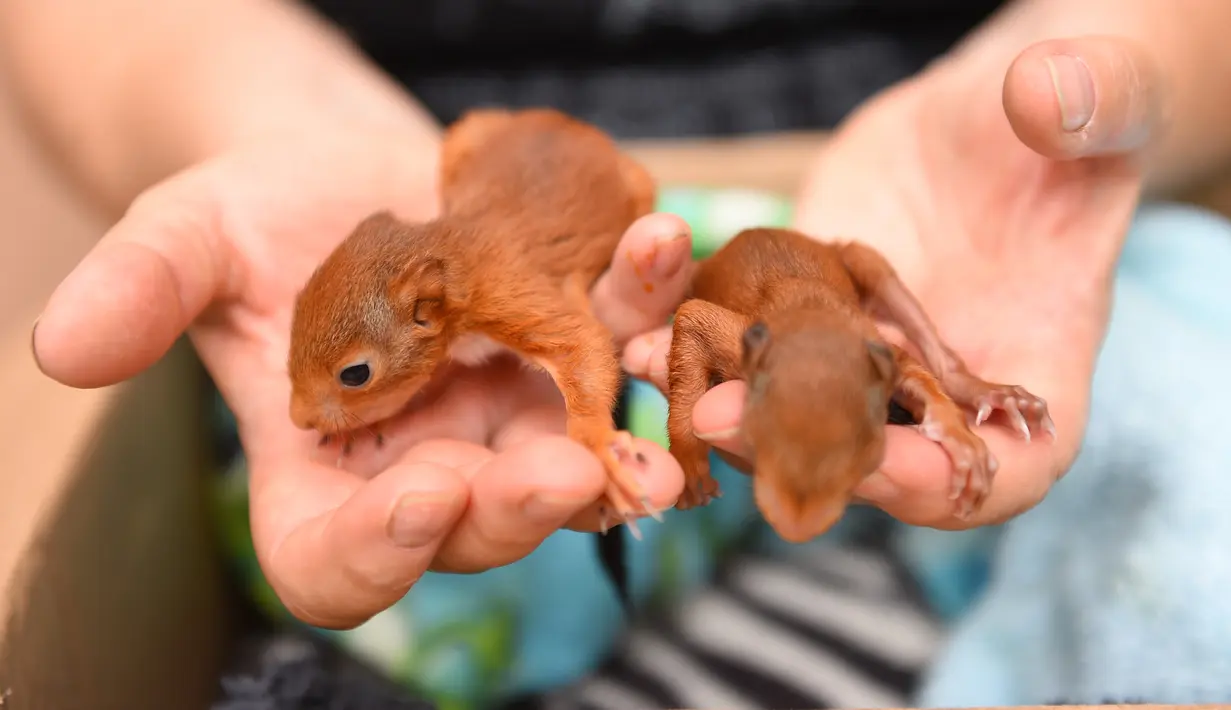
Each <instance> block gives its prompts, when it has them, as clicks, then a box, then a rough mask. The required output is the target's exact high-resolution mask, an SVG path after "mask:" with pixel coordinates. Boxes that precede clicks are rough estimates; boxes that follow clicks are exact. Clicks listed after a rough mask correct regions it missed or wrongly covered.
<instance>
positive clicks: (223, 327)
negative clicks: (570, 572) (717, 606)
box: [36, 136, 689, 626]
mask: <svg viewBox="0 0 1231 710" xmlns="http://www.w3.org/2000/svg"><path fill="white" fill-rule="evenodd" d="M434 184H435V166H434V164H432V157H431V156H429V157H428V158H427V159H426V160H425V157H424V156H423V155H422V154H421V153H418V152H415V153H412V152H410V149H409V147H407V148H406V149H401V148H400V144H399V142H398V140H397V138H396V137H386V139H385V140H377V139H376V138H375V137H371V136H368V137H363V138H349V137H339V138H336V139H334V140H317V141H314V142H311V143H308V142H305V141H302V140H296V139H288V140H286V141H283V142H281V143H268V144H265V145H261V146H258V147H255V148H252V149H249V150H245V151H243V152H236V153H233V154H228V155H224V156H221V157H219V158H218V159H216V160H214V161H211V162H209V163H206V164H202V165H200V166H197V167H195V168H193V169H190V170H188V171H186V172H185V173H182V174H180V175H178V176H176V177H173V178H171V179H170V180H168V181H167V182H165V183H162V184H161V185H159V186H157V187H155V188H153V189H152V190H151V191H149V192H148V193H147V194H145V195H144V196H142V197H141V198H140V199H138V200H137V201H136V202H135V203H134V204H133V206H132V208H131V209H130V210H129V212H128V214H127V215H126V216H125V217H124V219H123V220H121V222H120V223H119V224H117V225H116V226H115V228H114V229H113V230H112V231H111V232H110V233H109V234H108V235H107V236H106V237H105V238H104V240H103V241H102V242H100V245H99V247H98V248H97V249H96V250H95V251H94V252H92V253H91V255H90V256H89V257H87V259H86V260H84V261H83V263H82V264H81V265H80V266H79V267H78V269H77V270H76V271H75V272H74V273H73V274H72V275H71V276H70V277H69V278H68V279H66V281H65V282H64V284H62V286H61V288H60V289H59V290H57V292H56V294H55V295H54V296H53V298H52V300H51V302H50V303H49V304H48V307H47V309H46V310H45V311H44V314H43V316H42V318H41V320H40V323H39V326H38V328H37V332H36V351H37V353H38V356H39V359H40V363H41V365H42V366H43V368H44V369H45V370H46V371H48V372H49V373H50V374H52V375H53V376H55V377H56V378H57V379H60V380H61V381H64V382H67V383H69V384H75V385H78V386H97V385H100V384H107V383H109V382H114V381H118V380H120V379H123V378H125V377H128V376H131V375H133V374H136V373H137V372H139V371H140V370H142V369H144V367H146V366H148V365H149V364H150V363H152V362H153V361H154V360H155V359H157V358H158V357H160V356H161V355H162V354H163V353H164V352H165V351H166V349H167V348H168V347H169V346H170V345H171V343H172V342H173V341H174V339H175V338H176V337H178V335H179V334H180V333H181V332H183V330H184V329H185V328H188V329H189V333H190V335H191V337H192V339H193V342H194V344H195V345H196V347H197V350H198V352H199V353H200V355H201V357H202V359H203V361H204V362H205V364H206V366H207V367H208V368H209V370H210V372H211V374H212V375H213V377H214V379H215V382H216V383H217V385H218V387H219V389H220V391H221V393H222V395H223V397H224V398H225V399H226V401H227V403H228V405H229V406H230V407H231V409H232V410H233V411H234V413H235V416H236V420H237V422H238V425H239V431H240V436H241V439H242V441H243V444H244V450H245V454H246V455H247V458H248V464H249V470H250V486H251V490H250V493H251V508H252V514H251V518H252V520H251V522H252V530H253V538H254V542H255V544H256V548H257V555H258V558H259V559H260V561H261V564H262V567H263V569H264V570H265V573H266V576H267V577H268V578H269V580H270V582H271V584H272V585H273V586H274V588H275V589H276V590H277V591H278V593H279V595H280V596H281V597H282V599H283V601H284V603H286V604H287V606H288V607H289V608H291V609H292V610H293V611H294V612H295V613H296V614H297V615H299V616H300V617H301V618H303V619H305V620H307V621H311V622H314V623H317V624H319V625H322V626H350V625H354V624H356V623H359V622H361V621H363V620H364V619H366V618H367V617H369V616H371V615H372V614H375V613H377V612H378V611H380V610H381V609H383V608H385V607H387V606H388V605H390V604H392V603H393V602H394V601H396V600H397V599H398V598H400V597H401V596H402V595H403V594H404V593H405V592H406V591H407V589H409V587H410V586H411V585H412V584H413V583H414V582H415V580H416V579H417V578H418V576H419V575H421V574H422V573H423V572H424V571H425V570H426V569H429V568H431V569H438V570H453V571H476V570H480V569H486V568H489V567H493V566H498V565H501V564H507V563H509V562H512V561H515V560H516V559H519V558H520V557H522V556H524V555H526V554H528V553H529V552H531V551H532V550H533V549H534V548H535V547H536V546H537V545H538V544H539V543H540V542H541V541H542V540H543V539H544V538H545V537H546V536H547V535H549V534H551V533H552V532H555V531H556V530H557V529H559V528H560V527H564V526H568V527H575V528H578V529H587V530H593V529H597V527H598V525H599V515H598V511H597V500H598V499H599V497H600V496H601V494H602V492H603V490H604V485H605V476H604V473H603V470H602V467H601V465H600V464H599V462H598V461H597V459H595V458H594V457H593V456H592V455H591V454H590V453H589V452H587V451H586V450H585V449H584V448H582V447H581V446H579V445H577V444H574V443H573V442H571V441H569V440H568V439H567V438H565V437H564V431H565V426H564V422H565V417H564V408H563V403H562V400H561V398H560V396H559V394H558V392H557V391H556V389H555V387H554V386H553V385H552V383H551V381H550V379H549V378H548V377H547V376H546V375H543V374H539V373H533V372H530V371H528V370H526V369H525V368H523V367H520V366H519V365H517V364H516V363H513V362H497V363H494V364H492V365H490V366H487V367H484V368H481V369H472V370H455V371H452V372H448V373H444V374H443V375H442V377H440V378H438V380H439V382H438V383H436V384H438V385H446V384H447V387H445V386H434V387H432V389H433V390H434V392H435V396H434V398H433V399H432V400H431V401H430V402H429V403H428V404H427V405H426V406H424V407H423V408H421V409H419V410H416V411H414V412H411V413H407V414H405V415H402V416H399V417H398V418H397V419H396V420H393V421H390V422H388V423H387V424H386V425H385V426H383V427H382V430H383V431H384V433H385V444H384V446H382V447H380V448H376V447H374V446H371V445H370V444H366V443H365V442H364V441H363V440H362V439H361V440H360V441H359V442H358V445H357V446H356V448H355V450H354V451H353V452H352V454H351V455H350V456H349V457H347V458H346V459H345V460H344V461H343V464H344V468H339V467H338V466H337V465H336V462H337V459H338V456H337V452H336V451H333V452H330V451H324V450H322V449H320V448H319V447H317V446H316V438H315V437H313V436H312V435H310V434H308V433H306V432H303V431H300V430H298V429H296V428H295V427H294V426H293V425H292V423H291V421H290V418H289V414H288V409H287V408H288V402H289V391H290V387H289V381H288V379H287V375H286V356H287V347H288V342H289V326H290V314H291V308H292V304H293V301H294V298H295V295H296V293H297V292H298V290H299V288H300V287H301V286H302V285H303V283H304V282H305V281H306V279H307V278H308V275H309V274H310V273H311V271H312V270H313V269H314V268H315V267H316V265H317V264H318V263H319V262H320V261H321V260H322V259H323V258H324V257H325V256H326V255H327V254H328V253H329V251H330V250H331V249H332V248H333V247H334V245H336V244H337V243H338V242H339V241H340V240H341V239H342V238H343V237H344V236H345V235H346V234H347V233H348V232H349V231H350V230H351V229H352V228H353V227H354V225H355V224H356V223H357V222H358V221H359V220H361V219H362V218H363V217H365V216H367V215H368V214H370V213H372V212H374V211H376V210H377V209H383V208H391V209H393V210H394V211H396V212H398V213H399V214H400V215H401V216H403V217H406V218H408V219H421V218H425V217H429V216H431V214H432V213H433V212H434V211H435V209H436V195H435V188H434ZM681 233H687V227H686V225H684V224H683V222H682V221H681V220H679V219H676V218H674V217H671V216H669V215H650V216H648V217H646V218H643V219H642V220H640V221H639V222H638V223H636V224H635V225H634V226H633V227H632V228H631V229H630V230H629V231H628V233H627V234H626V235H625V238H624V241H623V243H622V246H621V252H622V253H625V252H627V253H631V254H633V255H634V259H636V260H637V261H638V263H642V264H644V263H648V262H654V263H656V264H659V265H663V264H666V265H667V266H668V267H670V264H671V263H674V265H675V267H674V268H665V269H664V268H661V267H660V268H659V270H658V271H657V272H649V275H648V276H647V275H646V274H645V273H642V274H641V275H638V274H637V273H636V271H635V269H636V268H637V266H636V264H634V263H633V262H632V261H630V260H627V259H625V260H617V262H616V264H617V266H616V267H614V268H613V269H612V270H611V271H609V272H608V273H607V274H605V275H604V276H603V277H602V279H601V280H600V281H599V283H598V284H596V286H595V308H596V310H597V311H598V312H599V314H600V317H602V318H603V320H604V321H605V322H607V323H608V325H609V326H610V327H611V328H612V329H613V331H614V332H615V333H616V335H617V340H619V341H620V342H621V343H622V342H623V341H624V340H626V339H627V338H629V337H631V336H633V335H636V334H637V333H638V332H641V331H644V330H649V329H650V328H652V327H655V326H657V325H658V324H660V323H662V322H664V321H665V320H666V318H667V316H668V314H669V312H670V309H671V307H672V306H674V305H675V303H676V302H677V301H678V299H679V297H680V293H681V291H682V288H683V283H682V277H683V276H684V275H685V274H686V270H684V269H681V268H679V267H680V266H682V265H683V263H684V262H685V261H686V259H687V255H688V252H689V243H688V241H689V240H687V239H678V238H677V237H678V235H680V234H681ZM660 243H661V244H662V245H663V246H661V247H660ZM656 250H657V251H658V255H659V258H658V259H657V260H655V259H654V258H653V256H654V254H655V252H656ZM668 251H669V253H667V252H668ZM664 254H665V256H666V257H667V258H663V257H664ZM645 278H650V279H654V280H655V281H657V282H658V283H656V284H654V285H655V286H656V288H652V289H646V288H645V287H644V285H645V281H644V279H645ZM104 284H105V285H106V288H101V286H102V285H104ZM644 449H645V453H646V455H647V456H648V458H649V463H650V467H649V469H648V470H649V475H648V476H647V479H646V486H647V491H648V492H649V494H650V496H651V498H652V499H653V502H654V503H655V504H656V505H657V506H658V507H659V508H665V507H669V506H670V505H671V504H672V503H673V502H674V500H675V497H676V496H677V495H678V493H679V491H680V489H681V487H682V479H681V474H680V472H679V469H678V467H677V466H676V464H675V463H674V460H673V459H672V458H671V457H670V456H669V455H667V454H666V452H665V451H663V450H661V449H660V448H656V447H654V446H653V445H652V444H649V443H648V442H645V446H644Z"/></svg>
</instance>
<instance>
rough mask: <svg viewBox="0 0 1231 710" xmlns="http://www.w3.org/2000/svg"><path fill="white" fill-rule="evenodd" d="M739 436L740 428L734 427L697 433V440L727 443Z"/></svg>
mask: <svg viewBox="0 0 1231 710" xmlns="http://www.w3.org/2000/svg"><path fill="white" fill-rule="evenodd" d="M738 434H739V427H732V428H730V429H720V430H719V431H699V432H697V438H698V439H700V440H702V441H709V442H715V441H726V440H728V439H734V438H735V437H736V436H737V435H738Z"/></svg>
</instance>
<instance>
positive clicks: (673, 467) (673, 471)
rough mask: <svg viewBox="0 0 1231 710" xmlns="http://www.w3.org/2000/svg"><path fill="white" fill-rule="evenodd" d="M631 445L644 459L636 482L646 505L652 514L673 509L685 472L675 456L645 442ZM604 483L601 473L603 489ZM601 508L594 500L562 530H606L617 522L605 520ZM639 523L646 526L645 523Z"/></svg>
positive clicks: (651, 443) (643, 440) (682, 487)
mask: <svg viewBox="0 0 1231 710" xmlns="http://www.w3.org/2000/svg"><path fill="white" fill-rule="evenodd" d="M633 444H634V446H636V447H637V451H638V452H640V453H641V454H642V455H643V456H644V457H645V464H644V465H643V468H641V469H640V471H639V472H638V480H639V481H640V482H641V486H642V488H644V489H645V493H646V495H647V496H649V498H650V502H649V506H650V507H651V508H652V509H653V510H655V511H661V510H666V509H668V508H670V507H672V506H674V505H675V502H676V500H678V499H679V497H680V493H682V492H683V491H684V472H683V471H682V470H681V469H680V465H679V464H678V463H677V462H676V460H675V457H673V456H672V455H671V454H670V453H668V452H667V450H666V449H664V448H662V447H661V446H658V445H657V444H655V443H653V442H651V441H648V440H646V439H633ZM606 482H607V477H606V473H604V474H603V485H604V487H605V486H606ZM601 507H602V504H601V503H600V502H599V501H597V500H596V501H595V502H594V504H592V505H590V506H588V507H586V508H585V509H584V510H582V511H581V512H579V513H578V514H576V515H574V516H573V517H572V518H570V519H569V521H568V522H567V523H566V525H565V527H567V528H569V529H570V530H581V531H586V532H597V531H599V530H602V529H603V523H604V522H606V523H607V525H608V526H609V527H611V526H614V525H615V524H616V523H617V522H619V521H616V520H612V519H610V518H607V519H606V520H604V517H603V514H602V511H601ZM638 524H639V525H645V524H646V523H644V522H641V523H638Z"/></svg>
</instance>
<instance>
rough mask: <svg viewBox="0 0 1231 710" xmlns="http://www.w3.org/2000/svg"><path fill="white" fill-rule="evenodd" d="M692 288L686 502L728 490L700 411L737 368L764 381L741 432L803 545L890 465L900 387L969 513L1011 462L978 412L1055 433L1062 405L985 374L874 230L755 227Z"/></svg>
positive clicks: (672, 356) (682, 451)
mask: <svg viewBox="0 0 1231 710" xmlns="http://www.w3.org/2000/svg"><path fill="white" fill-rule="evenodd" d="M689 296H690V299H689V300H687V301H685V302H684V304H683V305H682V306H681V307H680V309H679V310H678V312H677V313H676V316H675V322H674V324H673V327H672V341H671V350H670V352H669V354H668V386H669V395H668V425H667V429H668V436H669V439H670V446H671V453H672V454H673V455H674V456H675V458H676V460H677V461H678V462H679V464H680V466H681V467H682V468H683V469H684V477H685V490H684V494H683V495H682V496H681V497H680V500H679V501H678V502H677V504H676V507H677V508H682V509H687V508H690V507H694V506H697V505H705V504H707V503H708V502H709V500H710V499H711V497H712V496H715V495H717V494H718V484H717V482H716V481H715V480H714V479H713V478H711V477H710V472H709V459H708V454H709V450H710V447H709V445H708V444H706V443H705V442H704V441H702V440H701V439H699V438H698V437H697V436H696V434H695V433H693V428H692V412H693V408H694V407H695V406H696V404H697V401H698V400H699V399H701V396H702V395H704V394H705V392H706V391H707V390H709V389H710V388H711V387H714V386H716V385H718V384H720V383H722V382H725V381H728V380H734V379H740V380H744V381H745V382H746V384H747V387H748V390H747V395H746V401H745V404H744V410H743V420H742V425H741V433H742V435H743V437H744V439H745V441H746V442H747V444H748V445H749V447H750V448H751V450H752V452H753V454H752V457H753V460H752V461H751V463H752V464H753V465H754V468H755V472H754V474H753V487H754V497H755V500H756V503H757V507H758V508H759V509H760V511H761V513H762V515H764V517H765V519H766V521H767V522H768V523H769V524H770V525H771V526H772V527H773V528H774V530H775V531H776V532H777V533H778V534H779V535H780V536H781V537H782V538H783V539H785V540H788V541H793V542H803V541H806V540H809V539H812V538H814V537H816V536H818V535H820V534H822V533H824V532H825V531H826V530H828V529H829V528H830V527H832V526H833V525H834V524H835V523H837V522H838V520H839V519H840V518H841V517H842V515H843V513H844V512H845V510H846V507H847V505H848V504H849V503H850V501H851V496H852V491H853V490H854V488H855V487H856V486H857V485H858V484H859V483H860V482H861V481H862V480H863V479H864V478H865V477H866V476H868V475H869V474H871V473H872V472H873V471H875V470H876V469H877V468H878V467H879V466H880V463H881V460H882V458H883V456H884V450H885V426H886V419H887V412H888V407H889V404H890V400H891V399H895V400H896V401H897V402H898V403H899V404H900V405H901V406H902V407H903V408H904V409H906V410H907V411H908V412H909V413H910V414H911V416H912V417H913V418H914V420H915V421H916V422H918V430H919V431H920V433H922V434H923V435H924V436H926V437H927V438H929V439H931V440H933V441H935V442H937V443H939V444H940V445H941V446H942V447H943V448H944V450H945V451H946V453H947V454H948V455H949V457H950V459H951V460H952V462H953V465H954V471H955V473H954V478H953V488H952V494H951V495H952V497H953V499H954V500H955V501H956V507H957V510H956V513H957V515H959V516H960V517H963V518H966V517H969V516H970V515H972V514H973V513H974V512H975V511H976V510H978V508H979V506H980V505H982V503H983V501H984V499H985V498H986V497H987V495H988V493H989V492H990V490H991V484H992V478H993V474H994V473H995V471H996V467H997V463H996V460H995V458H994V457H993V456H992V455H991V453H990V452H989V451H988V449H987V446H986V445H985V444H984V442H983V440H982V439H980V438H979V437H978V436H977V435H976V434H975V433H974V432H972V431H971V429H970V426H969V425H968V423H967V419H966V410H969V411H970V412H972V413H973V415H974V419H975V425H976V426H977V425H979V424H981V423H983V422H984V421H986V420H987V419H988V417H989V416H991V414H992V413H993V412H994V411H1002V412H1003V413H1004V414H1005V415H1006V416H1007V419H1008V421H1009V423H1010V424H1011V425H1012V426H1014V427H1015V428H1016V429H1017V430H1018V431H1019V432H1021V434H1022V435H1023V436H1024V437H1026V438H1027V439H1029V438H1030V435H1031V432H1032V431H1035V432H1039V431H1043V432H1047V433H1048V434H1050V435H1051V436H1052V437H1053V438H1054V436H1055V426H1054V424H1053V423H1052V419H1051V416H1050V414H1049V413H1048V410H1047V404H1046V402H1044V401H1043V400H1042V399H1040V398H1039V397H1036V396H1034V395H1033V394H1031V393H1030V392H1027V391H1026V390H1024V389H1022V388H1021V387H1017V386H1013V385H1003V384H995V383H990V382H985V381H983V380H981V379H979V378H978V377H975V376H974V375H973V374H971V373H970V371H969V370H968V369H967V367H966V364H965V363H964V362H963V361H962V359H961V358H960V357H959V356H958V355H957V354H955V353H954V352H953V351H952V350H950V349H949V348H948V346H947V345H945V343H944V342H942V341H941V339H940V336H939V335H938V333H937V331H936V328H935V327H934V326H933V325H932V323H931V321H930V320H929V319H928V317H927V314H926V313H925V312H924V310H923V308H922V306H921V305H920V303H919V302H918V301H917V300H916V299H915V297H914V296H913V295H912V294H911V293H910V291H909V290H908V289H907V288H906V286H905V285H904V284H903V283H902V281H901V280H900V279H899V278H898V276H897V274H896V273H895V271H894V270H893V268H892V266H890V264H889V262H888V261H887V260H886V259H885V258H884V257H883V256H881V254H880V253H879V252H877V251H876V250H874V249H872V248H871V247H868V246H865V245H863V244H860V243H858V242H845V243H841V242H822V241H817V240H814V239H811V238H809V237H807V236H806V235H803V234H801V233H799V232H795V231H791V230H787V229H748V230H745V231H743V232H740V233H739V234H737V235H736V236H735V237H734V238H733V239H731V241H729V242H728V243H727V244H725V245H724V246H723V247H722V248H721V249H719V250H718V251H717V252H715V253H714V254H713V255H712V256H710V257H709V258H707V259H705V260H703V261H701V262H699V263H698V265H697V266H696V269H695V272H694V273H693V277H692V283H691V287H690V292H689ZM875 319H880V320H882V321H885V322H887V323H889V324H891V325H894V326H897V327H898V328H899V329H900V330H901V332H902V334H903V335H904V336H905V337H906V338H907V340H909V341H910V342H911V343H912V344H913V345H914V346H915V347H916V348H917V349H918V350H919V352H920V353H921V354H922V358H921V360H922V361H921V360H920V359H916V357H915V356H913V355H911V354H910V353H909V352H907V351H906V350H905V349H903V348H902V347H899V346H897V345H894V344H891V343H889V342H887V341H886V340H885V339H884V338H883V337H882V336H881V334H880V332H879V331H878V329H877V327H876V320H875ZM963 408H966V410H964V409H963Z"/></svg>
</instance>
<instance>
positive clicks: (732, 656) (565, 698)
mask: <svg viewBox="0 0 1231 710" xmlns="http://www.w3.org/2000/svg"><path fill="white" fill-rule="evenodd" d="M941 638H942V637H941V629H940V627H939V625H938V624H937V623H936V621H935V620H934V618H933V617H932V616H931V615H930V614H929V613H928V612H927V611H926V609H925V607H924V606H923V604H922V603H921V601H920V598H919V596H918V595H917V594H916V592H915V589H914V585H913V583H912V582H911V581H910V579H909V578H908V577H907V576H905V574H904V573H903V571H902V570H901V569H900V568H899V567H898V566H897V565H896V564H895V563H894V562H892V560H891V558H890V557H889V556H888V555H887V554H886V553H884V552H883V551H882V550H881V549H878V548H877V547H866V546H858V547H855V546H852V547H847V546H836V545H834V546H823V547H805V548H799V550H797V551H795V552H794V553H792V554H790V555H788V556H786V557H781V556H779V557H764V556H760V555H753V554H742V555H740V556H738V557H736V558H735V559H734V560H732V561H731V562H730V564H729V565H728V566H727V567H726V568H725V569H724V570H723V572H722V573H721V575H720V576H719V578H718V581H717V583H716V584H715V585H714V586H712V587H708V588H705V589H703V590H700V591H699V592H698V593H696V594H695V595H693V596H692V597H690V598H688V599H686V600H683V601H682V602H681V603H680V604H678V605H677V606H676V607H674V608H673V609H672V612H671V614H670V615H669V616H668V617H666V618H657V619H651V620H647V621H645V622H642V623H640V624H638V625H637V626H635V627H634V628H633V629H632V630H631V631H630V632H629V633H628V635H627V636H626V638H625V639H624V640H623V641H622V642H621V643H620V645H619V646H618V647H617V649H616V652H615V655H614V657H613V658H611V659H610V660H609V661H608V662H607V663H605V664H604V665H603V666H602V667H601V668H600V669H599V670H598V671H597V672H596V673H594V674H592V675H591V676H590V677H588V678H586V679H584V680H582V681H580V682H579V683H576V684H574V685H572V686H569V687H567V688H564V689H561V690H559V691H556V692H553V693H550V694H547V695H545V696H543V697H540V698H534V699H529V700H523V701H520V702H517V703H514V704H512V705H511V706H510V707H509V708H508V710H582V709H587V710H634V709H638V710H645V709H647V708H673V707H687V708H718V707H721V708H726V709H727V710H752V709H753V708H805V707H806V708H829V707H835V708H836V707H864V708H873V707H907V706H909V705H910V702H909V697H910V694H911V692H912V691H913V689H914V687H915V683H916V680H917V678H918V675H919V673H920V671H921V670H922V669H923V667H924V666H925V664H927V662H928V661H929V659H931V658H932V656H933V654H934V653H935V651H936V649H937V648H938V647H939V643H940V641H941Z"/></svg>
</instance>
